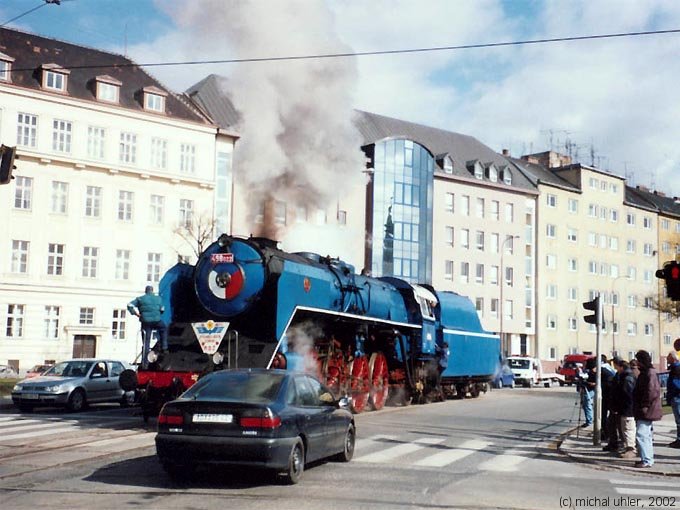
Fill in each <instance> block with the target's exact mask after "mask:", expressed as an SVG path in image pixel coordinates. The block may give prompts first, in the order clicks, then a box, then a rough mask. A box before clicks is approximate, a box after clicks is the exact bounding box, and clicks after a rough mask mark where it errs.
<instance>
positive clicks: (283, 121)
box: [159, 0, 364, 210]
mask: <svg viewBox="0 0 680 510" xmlns="http://www.w3.org/2000/svg"><path fill="white" fill-rule="evenodd" d="M159 7H161V8H164V9H165V10H166V11H167V12H168V13H169V14H170V15H171V16H173V18H174V19H175V21H176V22H177V24H178V25H180V26H181V27H182V28H185V29H187V30H190V31H193V32H194V35H195V41H194V43H195V48H196V49H197V51H200V50H201V49H204V50H205V51H206V53H209V54H215V47H222V48H224V55H223V57H222V58H258V57H269V56H275V57H276V56H280V57H282V56H290V55H309V54H324V53H346V52H350V51H351V49H350V48H349V47H347V46H346V45H345V44H343V43H342V42H341V41H340V39H339V38H338V36H337V35H336V33H335V26H334V24H335V21H334V18H333V15H332V13H331V10H330V9H329V8H328V6H327V4H326V3H325V2H324V1H323V0H304V1H294V0H293V1H276V2H271V1H264V0H263V1H258V0H254V1H248V2H245V1H242V0H193V1H192V2H181V6H180V5H179V3H174V2H173V3H165V2H159ZM180 11H181V12H180ZM356 81H357V70H356V62H355V58H354V57H347V58H332V59H329V58H326V59H316V60H297V61H296V60H292V61H291V60H287V61H278V62H258V63H245V64H238V65H233V66H232V67H229V80H228V90H226V91H225V92H227V93H228V94H229V96H230V97H231V98H232V100H233V102H234V106H235V107H236V109H237V110H238V111H239V113H240V115H241V119H242V121H241V123H240V125H239V126H237V130H238V132H239V134H240V135H241V139H240V140H239V142H238V144H237V149H236V153H235V167H236V168H237V172H236V174H237V175H238V176H237V179H240V180H241V183H242V184H244V185H245V186H247V189H248V190H249V191H250V193H251V194H250V195H249V196H250V197H251V199H252V200H251V201H252V202H253V204H252V205H253V206H257V205H259V204H260V203H261V200H262V199H263V198H275V199H277V200H282V201H284V202H286V203H287V204H288V206H289V208H291V209H292V207H291V206H293V207H294V206H297V205H300V206H302V205H312V206H315V207H324V208H325V207H326V206H327V205H328V203H330V202H331V201H333V200H337V198H338V196H340V195H341V193H342V191H341V190H343V189H346V188H347V186H353V185H354V184H356V183H357V182H359V181H360V180H361V179H362V174H361V170H362V169H363V168H362V166H363V164H364V156H363V154H362V153H361V151H360V146H361V138H360V136H359V134H358V132H357V131H356V129H355V128H354V126H353V124H352V122H351V116H352V113H353V104H354V102H353V100H354V97H353V96H354V91H355V84H356ZM289 210H290V209H289Z"/></svg>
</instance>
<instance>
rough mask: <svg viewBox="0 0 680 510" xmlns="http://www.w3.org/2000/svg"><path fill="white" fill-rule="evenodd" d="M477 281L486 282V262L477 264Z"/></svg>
mask: <svg viewBox="0 0 680 510" xmlns="http://www.w3.org/2000/svg"><path fill="white" fill-rule="evenodd" d="M475 281H476V282H477V283H484V264H477V266H476V267H475Z"/></svg>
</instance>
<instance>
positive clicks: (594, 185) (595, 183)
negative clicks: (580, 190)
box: [588, 177, 599, 189]
mask: <svg viewBox="0 0 680 510" xmlns="http://www.w3.org/2000/svg"><path fill="white" fill-rule="evenodd" d="M598 184H599V181H598V180H597V179H595V178H594V177H591V178H590V179H588V186H590V188H591V189H597V188H598Z"/></svg>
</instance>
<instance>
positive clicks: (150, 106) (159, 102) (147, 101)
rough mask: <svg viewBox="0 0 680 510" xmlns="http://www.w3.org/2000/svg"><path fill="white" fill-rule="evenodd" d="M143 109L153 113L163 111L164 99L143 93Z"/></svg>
mask: <svg viewBox="0 0 680 510" xmlns="http://www.w3.org/2000/svg"><path fill="white" fill-rule="evenodd" d="M144 108H146V109H147V110H152V111H154V112H161V113H162V112H164V111H165V98H164V97H163V96H161V95H159V94H151V93H149V92H145V93H144Z"/></svg>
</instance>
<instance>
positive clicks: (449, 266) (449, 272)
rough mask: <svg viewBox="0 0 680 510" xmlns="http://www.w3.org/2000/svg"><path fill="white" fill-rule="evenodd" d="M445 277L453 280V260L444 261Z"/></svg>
mask: <svg viewBox="0 0 680 510" xmlns="http://www.w3.org/2000/svg"><path fill="white" fill-rule="evenodd" d="M444 279H445V280H449V281H451V280H453V260H445V261H444Z"/></svg>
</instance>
